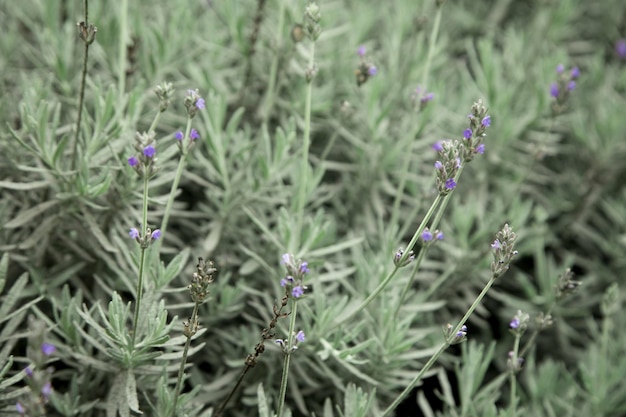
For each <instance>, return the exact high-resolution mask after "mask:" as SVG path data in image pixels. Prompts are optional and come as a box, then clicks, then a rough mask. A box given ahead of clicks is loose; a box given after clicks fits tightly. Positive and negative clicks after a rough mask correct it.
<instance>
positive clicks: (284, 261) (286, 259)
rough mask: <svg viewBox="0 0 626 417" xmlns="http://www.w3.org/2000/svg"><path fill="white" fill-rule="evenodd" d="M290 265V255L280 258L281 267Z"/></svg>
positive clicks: (286, 254)
mask: <svg viewBox="0 0 626 417" xmlns="http://www.w3.org/2000/svg"><path fill="white" fill-rule="evenodd" d="M290 263H291V255H290V254H288V253H285V254H283V256H281V258H280V264H281V265H289V264H290Z"/></svg>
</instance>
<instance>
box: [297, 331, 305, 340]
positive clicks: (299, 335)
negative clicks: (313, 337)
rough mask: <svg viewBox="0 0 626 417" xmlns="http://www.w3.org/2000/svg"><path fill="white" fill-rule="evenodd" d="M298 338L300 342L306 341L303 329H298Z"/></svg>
mask: <svg viewBox="0 0 626 417" xmlns="http://www.w3.org/2000/svg"><path fill="white" fill-rule="evenodd" d="M296 340H297V341H298V342H304V332H303V331H302V330H300V331H298V333H296Z"/></svg>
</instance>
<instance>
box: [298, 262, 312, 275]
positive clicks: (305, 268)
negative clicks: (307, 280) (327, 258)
mask: <svg viewBox="0 0 626 417" xmlns="http://www.w3.org/2000/svg"><path fill="white" fill-rule="evenodd" d="M308 266H309V263H308V262H302V264H301V265H300V272H301V273H302V274H308V273H309V272H310V271H309V268H308Z"/></svg>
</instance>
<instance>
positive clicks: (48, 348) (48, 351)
mask: <svg viewBox="0 0 626 417" xmlns="http://www.w3.org/2000/svg"><path fill="white" fill-rule="evenodd" d="M56 350H57V348H56V347H54V345H52V344H50V343H44V344H43V345H41V351H42V352H43V354H44V355H46V356H50V355H52V354H53V353H54V352H56Z"/></svg>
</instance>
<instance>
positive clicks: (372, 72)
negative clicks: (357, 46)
mask: <svg viewBox="0 0 626 417" xmlns="http://www.w3.org/2000/svg"><path fill="white" fill-rule="evenodd" d="M367 73H368V74H369V75H370V77H373V76H374V75H376V74H378V69H377V68H376V67H375V66H373V65H372V66H371V67H369V69H368V70H367Z"/></svg>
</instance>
